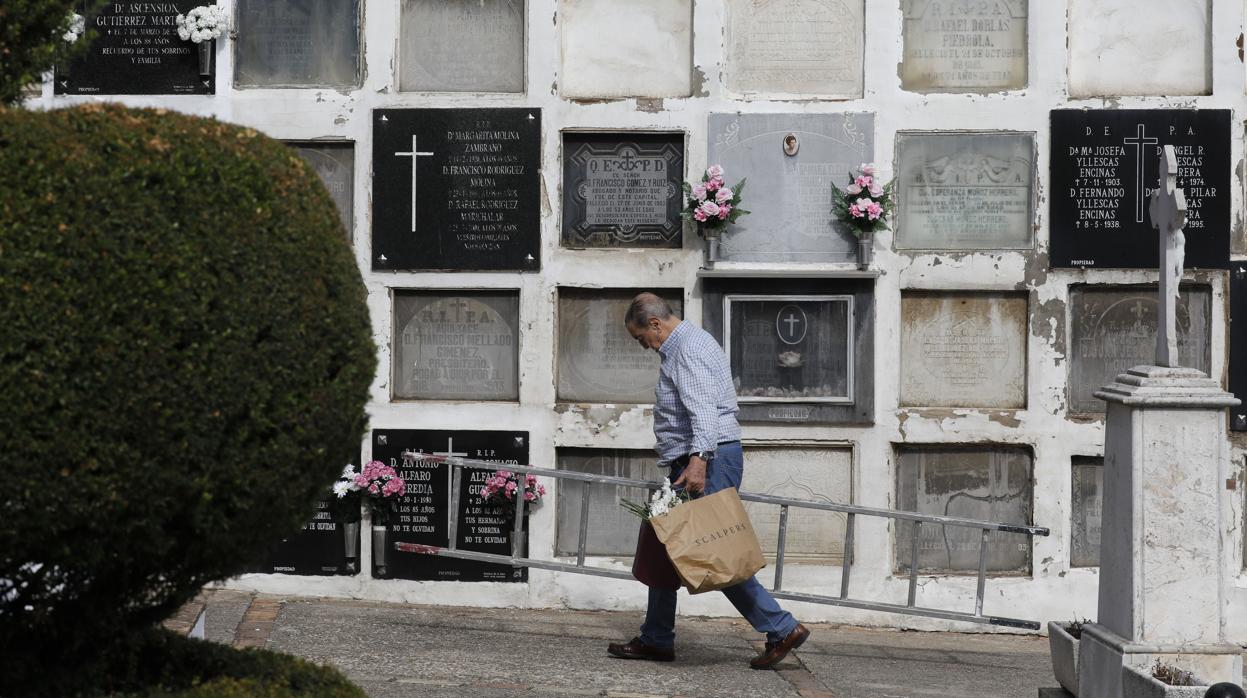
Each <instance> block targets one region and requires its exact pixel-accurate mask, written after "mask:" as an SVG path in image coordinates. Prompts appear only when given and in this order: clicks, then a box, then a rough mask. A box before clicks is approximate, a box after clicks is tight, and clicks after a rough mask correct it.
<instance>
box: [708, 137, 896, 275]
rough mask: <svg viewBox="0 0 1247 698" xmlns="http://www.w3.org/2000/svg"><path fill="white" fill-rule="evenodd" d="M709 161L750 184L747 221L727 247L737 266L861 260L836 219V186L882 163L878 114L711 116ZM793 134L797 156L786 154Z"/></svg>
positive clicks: (731, 178)
mask: <svg viewBox="0 0 1247 698" xmlns="http://www.w3.org/2000/svg"><path fill="white" fill-rule="evenodd" d="M709 124H710V145H709V154H708V161H709V162H712V163H718V164H720V165H722V166H723V169H724V172H725V176H726V179H727V182H728V183H729V184H733V185H734V184H735V183H736V182H737V181H739V180H740V179H742V178H748V182H747V183H746V186H745V191H744V195H743V202H742V205H743V206H744V207H745V208H746V209H747V210H749V211H751V212H752V214H751V215H748V216H742V217H741V218H740V219H739V220H737V222H736V223H735V224H734V225H732V226H731V230H729V231H728V232H727V234H725V235H724V236H723V240H722V242H721V243H720V247H719V253H720V258H721V259H723V260H724V261H731V262H856V261H857V238H856V237H855V236H854V235H853V233H852V232H851V231H850V230H849V229H848V228H847V227H846V226H843V225H842V224H840V223H839V222H838V221H836V222H833V220H832V207H831V197H832V194H831V184H832V182H833V181H834V182H835V183H836V185H837V186H844V185H845V184H847V181H848V176H849V171H850V170H853V169H855V168H856V167H857V166H858V165H860V164H861V163H863V162H870V161H872V160H874V153H875V145H874V116H873V115H872V114H852V113H850V114H711V115H710V117H709ZM788 134H793V135H795V136H796V137H797V146H798V147H797V153H796V154H795V155H792V156H789V155H787V154H786V153H785V152H784V139H785V137H786V136H787V135H788Z"/></svg>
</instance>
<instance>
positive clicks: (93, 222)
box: [0, 105, 376, 676]
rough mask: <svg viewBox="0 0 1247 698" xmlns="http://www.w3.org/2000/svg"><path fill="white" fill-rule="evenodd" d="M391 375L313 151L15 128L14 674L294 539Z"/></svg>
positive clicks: (66, 125) (79, 113)
mask: <svg viewBox="0 0 1247 698" xmlns="http://www.w3.org/2000/svg"><path fill="white" fill-rule="evenodd" d="M375 367H376V358H375V347H374V345H373V343H372V340H371V328H370V324H369V320H368V312H367V307H366V304H365V289H364V287H363V284H362V281H361V279H360V274H359V270H358V268H357V266H356V263H355V260H354V257H353V254H352V252H351V250H350V248H349V247H348V245H347V244H346V242H345V235H344V232H343V230H342V227H341V223H340V222H339V219H338V216H337V214H336V212H335V211H334V208H333V204H332V202H331V200H330V199H329V196H328V194H327V193H326V192H325V190H324V187H323V186H322V185H321V183H320V181H319V179H318V178H317V177H316V175H315V173H314V172H312V171H311V169H310V168H309V167H308V166H307V165H305V164H304V162H303V161H302V160H301V159H300V158H299V157H298V156H297V155H296V154H295V153H294V152H293V151H292V150H290V149H289V148H287V147H286V146H284V145H282V144H281V143H279V142H277V141H274V140H271V139H269V138H267V137H265V136H263V135H261V134H259V133H257V132H255V131H253V130H250V129H246V128H240V127H237V126H232V125H228V124H224V123H220V122H217V121H213V120H209V119H201V118H196V117H191V116H186V115H181V114H176V113H173V112H167V111H164V110H154V111H153V110H137V109H126V108H122V107H118V106H101V105H91V106H84V107H80V108H75V109H65V110H60V111H53V112H45V113H41V112H27V111H23V110H13V109H8V110H6V109H3V108H0V478H2V479H0V676H3V675H8V676H12V675H13V673H12V672H14V671H18V670H19V669H20V668H21V667H24V666H28V664H26V663H27V662H28V661H29V660H30V658H31V657H38V656H51V657H56V656H69V655H74V654H76V653H82V652H89V651H91V650H92V649H96V648H98V647H99V644H100V643H102V642H105V641H107V638H110V637H116V636H117V635H118V634H119V633H121V634H124V633H126V632H128V631H130V630H132V629H135V628H142V627H147V626H149V625H151V624H153V623H155V622H156V621H157V620H159V619H161V618H163V617H165V616H166V615H168V614H169V613H170V612H172V610H173V609H175V608H177V607H178V606H179V605H180V604H182V603H183V602H185V601H186V600H188V599H189V598H191V596H193V595H194V593H195V592H196V591H197V590H198V589H199V588H200V587H201V586H202V585H203V584H204V583H206V582H208V581H211V580H216V579H221V578H225V577H229V576H231V575H232V574H234V573H236V572H237V571H239V570H240V569H241V568H242V567H243V566H245V565H246V563H247V562H248V561H249V560H252V559H255V558H256V557H257V556H258V555H259V554H260V553H261V552H263V551H264V550H265V549H266V548H267V546H268V545H269V544H270V543H271V542H272V541H274V540H276V539H279V538H282V537H284V536H286V535H288V534H290V533H292V532H294V531H295V530H297V529H298V527H299V525H300V524H301V523H302V522H303V520H304V519H306V518H307V517H309V516H310V514H311V512H312V511H313V502H314V501H315V499H316V498H317V496H318V495H320V494H321V493H323V492H324V490H325V488H326V487H327V486H328V484H329V483H330V482H331V481H332V480H333V479H334V478H335V476H336V475H338V474H339V473H340V471H341V469H342V466H343V465H344V464H345V463H347V462H352V461H354V460H355V458H357V457H358V447H359V443H360V440H361V438H362V435H363V431H364V428H365V426H366V418H365V413H364V404H365V402H366V401H367V398H368V386H369V384H370V383H371V381H372V376H373V373H374V370H375Z"/></svg>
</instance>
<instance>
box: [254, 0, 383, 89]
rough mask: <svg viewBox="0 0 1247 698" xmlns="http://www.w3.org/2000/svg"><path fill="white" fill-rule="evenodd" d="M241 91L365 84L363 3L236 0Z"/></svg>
mask: <svg viewBox="0 0 1247 698" xmlns="http://www.w3.org/2000/svg"><path fill="white" fill-rule="evenodd" d="M235 13H236V16H237V19H236V25H237V26H236V30H235V34H237V38H236V39H235V40H234V84H235V85H236V86H238V87H318V86H325V87H354V86H357V85H359V83H360V76H361V72H362V71H361V70H360V0H236V10H235Z"/></svg>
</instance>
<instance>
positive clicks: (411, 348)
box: [393, 291, 520, 400]
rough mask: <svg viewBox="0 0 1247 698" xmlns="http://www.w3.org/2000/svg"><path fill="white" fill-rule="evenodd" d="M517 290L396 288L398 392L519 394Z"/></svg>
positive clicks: (421, 395) (450, 396)
mask: <svg viewBox="0 0 1247 698" xmlns="http://www.w3.org/2000/svg"><path fill="white" fill-rule="evenodd" d="M519 304H520V299H519V294H518V293H514V292H501V293H490V292H459V293H455V292H450V293H447V292H437V291H395V293H394V328H395V330H396V332H395V335H394V344H393V347H394V361H393V364H394V374H393V376H394V388H393V390H394V397H396V398H413V399H423V400H518V399H519Z"/></svg>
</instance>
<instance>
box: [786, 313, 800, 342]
mask: <svg viewBox="0 0 1247 698" xmlns="http://www.w3.org/2000/svg"><path fill="white" fill-rule="evenodd" d="M784 322H785V323H787V324H788V336H790V337H791V336H792V335H794V334H796V333H795V332H794V331H793V330H794V328H793V326H794V325H799V324H800V323H801V321H800V320H798V319H797V316H796V315H793V314H792V313H789V314H788V317H786V318H784Z"/></svg>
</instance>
